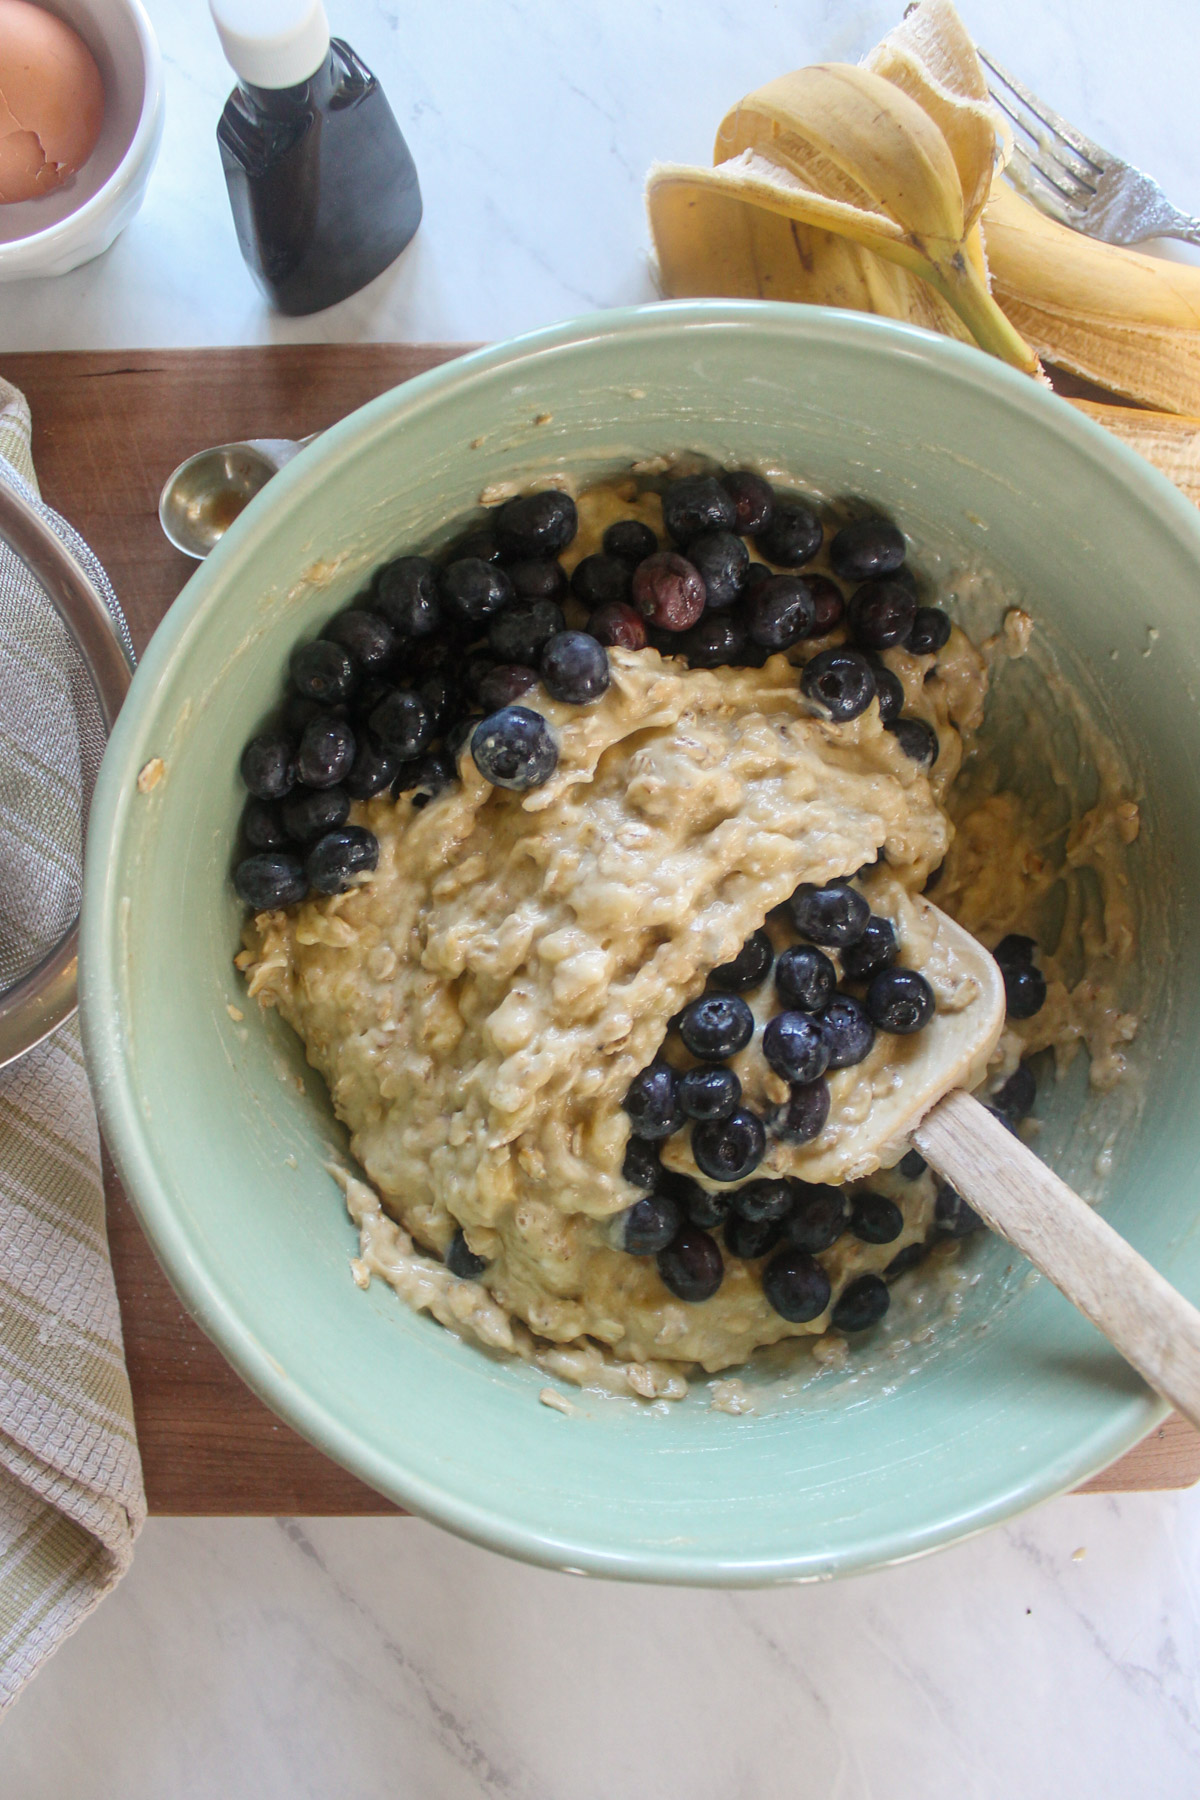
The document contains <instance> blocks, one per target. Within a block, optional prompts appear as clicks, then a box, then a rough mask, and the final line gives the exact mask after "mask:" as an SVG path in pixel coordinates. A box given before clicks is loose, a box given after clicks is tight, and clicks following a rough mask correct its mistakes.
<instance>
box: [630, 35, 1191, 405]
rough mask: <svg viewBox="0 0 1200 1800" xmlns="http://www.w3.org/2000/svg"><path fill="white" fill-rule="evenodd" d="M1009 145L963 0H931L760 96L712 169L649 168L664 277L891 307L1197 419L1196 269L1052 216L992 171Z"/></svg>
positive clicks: (1009, 355)
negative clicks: (862, 44) (855, 54)
mask: <svg viewBox="0 0 1200 1800" xmlns="http://www.w3.org/2000/svg"><path fill="white" fill-rule="evenodd" d="M1009 141H1010V140H1009V137H1008V133H1007V129H1006V127H1005V126H1004V124H1003V121H1002V119H1001V117H1000V115H999V114H998V113H997V112H996V111H995V110H994V109H993V107H992V105H991V102H990V100H989V97H988V91H987V85H986V82H985V80H984V77H983V72H982V70H981V68H980V65H979V60H978V58H977V56H976V54H975V50H974V47H973V45H972V43H971V40H970V37H969V36H968V34H967V31H966V28H965V27H964V25H963V23H962V21H961V19H960V18H959V16H958V14H957V12H956V11H955V9H954V7H953V5H952V4H951V0H922V3H921V4H920V5H919V6H917V7H916V8H914V10H913V11H912V12H911V13H910V14H909V16H908V17H907V18H906V19H905V20H904V22H903V23H902V24H901V25H899V26H898V27H897V28H896V30H895V31H893V32H891V33H890V34H889V35H888V36H887V37H886V38H885V39H884V40H883V42H882V43H881V44H880V45H879V46H878V47H877V48H876V49H875V50H873V51H872V52H871V54H870V55H869V56H868V57H867V58H866V61H865V64H864V66H863V67H861V68H855V67H851V66H850V65H846V64H838V63H829V64H818V65H816V66H814V67H812V68H808V69H801V70H798V71H796V72H794V73H793V74H790V75H784V76H782V77H780V78H779V79H778V80H777V81H773V82H769V83H768V84H767V85H766V86H765V87H763V88H759V89H758V90H757V91H756V92H755V93H753V94H750V95H748V96H747V97H746V99H744V100H743V101H742V102H741V103H740V105H738V106H737V107H735V108H734V110H733V111H732V112H731V113H730V114H729V115H728V116H727V117H726V118H725V119H724V121H723V122H722V124H721V126H720V129H719V131H718V134H717V142H716V152H715V166H714V167H713V168H712V169H704V168H681V167H674V166H669V165H667V166H664V165H656V166H655V167H654V168H653V169H652V170H651V172H650V176H649V179H648V182H647V205H648V209H649V214H650V223H651V230H652V233H653V236H654V242H655V248H656V251H657V255H658V263H659V270H660V275H661V281H662V287H663V291H664V293H666V294H668V295H672V296H682V295H702V294H722V295H731V296H741V297H750V296H756V297H762V298H768V299H777V300H794V301H801V302H808V303H812V304H820V305H826V306H846V307H853V308H856V309H859V310H862V311H870V312H878V313H884V314H887V315H888V316H890V317H893V318H900V319H906V320H909V321H911V322H913V323H915V324H919V325H924V326H926V327H927V328H930V329H932V330H935V331H942V332H944V333H946V334H947V335H950V336H954V337H958V338H960V339H966V340H967V341H974V342H975V343H977V344H978V345H980V347H981V348H983V349H985V350H990V351H992V352H993V353H994V354H995V355H997V356H1001V357H1003V358H1004V359H1005V360H1006V361H1008V362H1011V363H1013V364H1015V365H1016V366H1017V367H1018V368H1022V369H1025V370H1027V371H1028V372H1030V373H1035V372H1037V370H1038V367H1039V364H1038V356H1039V355H1040V356H1041V357H1043V358H1044V359H1045V360H1046V361H1047V362H1050V363H1053V364H1057V365H1059V366H1061V367H1064V368H1067V369H1070V370H1072V371H1074V372H1075V373H1077V374H1080V375H1083V376H1085V377H1086V378H1087V379H1088V380H1090V381H1093V382H1095V383H1097V384H1098V385H1100V386H1101V387H1104V388H1107V389H1109V390H1110V391H1112V392H1113V393H1118V394H1123V395H1127V396H1129V397H1130V398H1132V399H1135V400H1137V401H1139V402H1141V403H1143V404H1145V405H1149V406H1153V407H1157V408H1159V409H1162V410H1164V411H1168V412H1176V413H1184V414H1190V413H1197V414H1200V270H1196V269H1192V268H1189V267H1185V266H1183V265H1181V264H1178V263H1169V262H1165V261H1162V260H1160V259H1158V258H1155V257H1149V256H1144V255H1140V254H1138V253H1137V252H1134V251H1129V250H1121V249H1117V248H1115V247H1113V246H1111V245H1106V244H1099V243H1097V242H1095V241H1093V240H1092V239H1089V238H1085V237H1083V236H1082V235H1081V234H1079V233H1077V232H1073V231H1069V230H1068V229H1067V228H1066V227H1065V226H1061V225H1057V224H1055V223H1054V222H1053V221H1052V220H1050V219H1047V218H1046V217H1045V216H1044V215H1042V214H1041V213H1039V212H1037V211H1036V209H1034V208H1033V207H1032V206H1030V205H1029V204H1028V203H1027V202H1025V201H1023V200H1021V199H1020V198H1019V197H1018V196H1017V194H1016V193H1015V192H1014V191H1013V189H1012V188H1011V187H1010V186H1009V185H1008V184H1007V183H1006V182H1004V181H1002V180H998V179H997V176H998V174H999V172H1000V170H1001V168H1002V166H1003V162H1004V160H1005V158H1006V155H1007V152H1008V148H1009Z"/></svg>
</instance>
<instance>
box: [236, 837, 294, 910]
mask: <svg viewBox="0 0 1200 1800" xmlns="http://www.w3.org/2000/svg"><path fill="white" fill-rule="evenodd" d="M233 885H234V887H235V888H236V889H237V893H238V899H239V900H243V901H244V902H245V904H246V905H247V906H250V907H253V909H254V911H255V912H271V911H274V909H275V908H276V907H278V906H295V905H296V903H297V901H300V900H303V898H304V896H305V894H307V892H308V876H307V875H306V874H305V873H304V870H303V868H302V867H301V865H300V863H299V862H298V861H297V860H296V858H295V857H294V856H284V855H282V854H281V853H280V852H279V851H277V850H267V851H262V852H260V854H259V855H257V856H247V857H245V858H243V860H242V861H241V862H240V863H239V864H238V865H237V868H236V869H235V870H234V871H233Z"/></svg>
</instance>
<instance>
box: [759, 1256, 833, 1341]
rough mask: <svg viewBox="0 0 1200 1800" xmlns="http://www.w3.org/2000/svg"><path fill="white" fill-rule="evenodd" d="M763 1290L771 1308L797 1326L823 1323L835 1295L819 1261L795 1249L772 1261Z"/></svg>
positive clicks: (765, 1270)
mask: <svg viewBox="0 0 1200 1800" xmlns="http://www.w3.org/2000/svg"><path fill="white" fill-rule="evenodd" d="M762 1289H763V1297H764V1299H765V1300H766V1302H767V1304H768V1306H771V1307H773V1308H774V1310H775V1311H776V1312H777V1313H778V1314H779V1316H780V1318H782V1319H787V1320H789V1321H790V1322H791V1323H792V1324H793V1325H806V1324H807V1323H808V1322H809V1320H810V1319H819V1318H820V1316H821V1314H822V1313H823V1312H824V1311H825V1308H826V1307H827V1306H828V1305H829V1301H830V1296H831V1295H832V1293H833V1289H832V1287H831V1286H830V1283H829V1277H828V1275H827V1274H826V1273H825V1271H824V1269H823V1268H822V1267H821V1265H820V1263H819V1262H818V1261H817V1259H816V1257H815V1256H810V1254H809V1253H808V1251H807V1250H801V1249H797V1248H795V1247H793V1246H792V1245H786V1246H785V1247H784V1248H783V1249H782V1250H780V1251H778V1252H777V1254H776V1255H774V1256H773V1257H772V1258H771V1260H770V1262H769V1263H768V1264H767V1266H766V1268H765V1269H764V1270H763V1272H762Z"/></svg>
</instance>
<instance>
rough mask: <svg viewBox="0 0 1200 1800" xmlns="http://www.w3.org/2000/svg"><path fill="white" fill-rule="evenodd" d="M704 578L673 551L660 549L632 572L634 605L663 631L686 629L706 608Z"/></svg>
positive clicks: (645, 617) (643, 615) (644, 616)
mask: <svg viewBox="0 0 1200 1800" xmlns="http://www.w3.org/2000/svg"><path fill="white" fill-rule="evenodd" d="M706 597H707V596H706V593H705V587H704V577H703V576H702V575H701V573H700V571H699V569H696V568H693V566H692V564H691V563H690V562H687V561H686V560H685V559H684V558H683V557H682V556H677V555H676V554H675V552H674V551H673V550H657V551H656V552H655V553H654V555H653V556H648V557H647V558H646V560H645V562H640V563H639V564H638V566H637V568H636V569H635V570H634V571H633V604H634V605H635V606H636V607H637V609H638V611H639V612H640V613H641V615H642V617H643V618H644V619H648V620H649V621H650V623H651V624H652V625H657V626H658V628H659V629H660V630H661V631H686V630H687V629H688V627H689V625H694V624H695V623H696V620H697V619H698V618H699V617H700V614H701V613H702V612H703V611H704V602H705V599H706Z"/></svg>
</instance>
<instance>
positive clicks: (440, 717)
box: [417, 670, 461, 737]
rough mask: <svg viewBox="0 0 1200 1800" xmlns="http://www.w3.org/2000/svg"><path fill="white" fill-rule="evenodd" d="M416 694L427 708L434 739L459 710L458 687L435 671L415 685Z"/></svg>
mask: <svg viewBox="0 0 1200 1800" xmlns="http://www.w3.org/2000/svg"><path fill="white" fill-rule="evenodd" d="M417 692H418V694H420V696H421V698H422V700H423V701H424V702H425V704H426V706H427V707H428V708H429V717H430V720H431V722H432V724H433V730H434V735H435V737H436V736H437V735H438V734H439V733H441V732H443V731H445V729H446V727H447V725H449V723H450V721H451V720H452V719H453V718H454V716H455V714H456V713H457V711H458V709H459V706H460V704H461V695H460V694H459V691H458V687H457V685H456V683H455V682H454V680H453V678H452V677H451V676H450V675H447V674H445V673H443V672H442V671H440V670H435V671H434V672H433V673H432V674H429V675H426V676H424V677H423V678H422V680H420V681H419V682H418V683H417Z"/></svg>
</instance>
